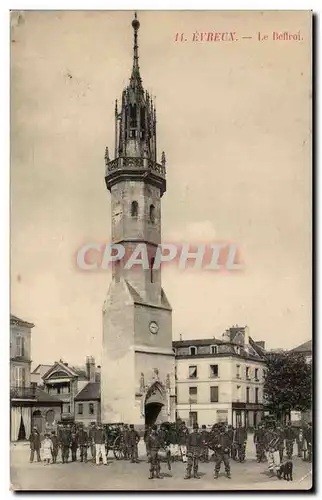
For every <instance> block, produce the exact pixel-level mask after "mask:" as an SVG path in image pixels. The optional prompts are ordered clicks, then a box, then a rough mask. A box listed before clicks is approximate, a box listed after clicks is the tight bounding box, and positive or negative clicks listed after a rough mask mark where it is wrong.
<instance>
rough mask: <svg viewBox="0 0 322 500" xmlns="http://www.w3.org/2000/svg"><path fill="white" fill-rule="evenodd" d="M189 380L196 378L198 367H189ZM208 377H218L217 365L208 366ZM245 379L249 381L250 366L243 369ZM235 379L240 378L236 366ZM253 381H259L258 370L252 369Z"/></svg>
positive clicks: (238, 367) (238, 369) (238, 366)
mask: <svg viewBox="0 0 322 500" xmlns="http://www.w3.org/2000/svg"><path fill="white" fill-rule="evenodd" d="M263 376H264V377H265V370H263ZM188 377H189V378H198V366H197V365H190V366H189V375H188ZM209 377H210V378H213V377H219V367H218V365H209ZM245 377H246V380H251V368H250V366H246V367H245ZM236 378H241V374H240V365H236ZM254 380H255V382H258V381H259V368H255V369H254Z"/></svg>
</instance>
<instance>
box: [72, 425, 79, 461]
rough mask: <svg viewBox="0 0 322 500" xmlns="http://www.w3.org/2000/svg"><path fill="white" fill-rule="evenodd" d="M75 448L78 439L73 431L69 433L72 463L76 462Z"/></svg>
mask: <svg viewBox="0 0 322 500" xmlns="http://www.w3.org/2000/svg"><path fill="white" fill-rule="evenodd" d="M77 448H78V437H77V433H76V432H75V431H73V432H72V433H71V440H70V449H71V451H72V462H76V460H77Z"/></svg>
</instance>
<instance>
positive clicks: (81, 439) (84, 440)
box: [77, 424, 88, 463]
mask: <svg viewBox="0 0 322 500" xmlns="http://www.w3.org/2000/svg"><path fill="white" fill-rule="evenodd" d="M77 438H78V444H79V450H80V461H81V462H85V463H86V462H87V446H88V435H87V432H86V430H85V429H84V425H83V424H80V427H79V430H78V433H77Z"/></svg>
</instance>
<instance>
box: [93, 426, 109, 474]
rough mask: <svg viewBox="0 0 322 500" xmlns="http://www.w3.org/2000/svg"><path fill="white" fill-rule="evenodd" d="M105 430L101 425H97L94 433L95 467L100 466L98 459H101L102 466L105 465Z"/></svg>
mask: <svg viewBox="0 0 322 500" xmlns="http://www.w3.org/2000/svg"><path fill="white" fill-rule="evenodd" d="M105 440H106V435H105V430H104V429H103V426H102V424H101V423H99V424H97V426H96V429H95V431H94V442H95V454H96V465H100V457H102V460H103V464H104V465H107V457H106V448H105Z"/></svg>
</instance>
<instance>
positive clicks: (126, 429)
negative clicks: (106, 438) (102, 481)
mask: <svg viewBox="0 0 322 500" xmlns="http://www.w3.org/2000/svg"><path fill="white" fill-rule="evenodd" d="M129 434H130V430H129V426H128V425H127V424H124V426H123V431H122V437H123V443H124V445H123V446H124V460H129V458H130V447H129Z"/></svg>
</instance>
